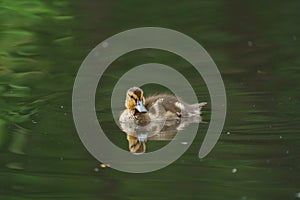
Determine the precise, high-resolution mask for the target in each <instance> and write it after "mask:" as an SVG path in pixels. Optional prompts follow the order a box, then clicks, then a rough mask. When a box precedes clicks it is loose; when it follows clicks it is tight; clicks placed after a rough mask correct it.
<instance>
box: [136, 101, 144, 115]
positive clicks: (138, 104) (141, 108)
mask: <svg viewBox="0 0 300 200" xmlns="http://www.w3.org/2000/svg"><path fill="white" fill-rule="evenodd" d="M135 109H137V111H139V112H141V113H145V112H147V109H146V108H145V106H144V104H143V102H142V101H137V102H136V106H135Z"/></svg>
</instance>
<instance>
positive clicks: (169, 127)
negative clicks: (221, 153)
mask: <svg viewBox="0 0 300 200" xmlns="http://www.w3.org/2000/svg"><path fill="white" fill-rule="evenodd" d="M201 122H202V118H201V117H200V116H199V117H191V118H181V119H180V120H166V121H148V122H147V123H143V124H138V123H134V122H133V123H129V122H126V123H120V125H121V128H122V130H123V131H124V132H125V133H126V134H127V137H126V138H127V141H128V145H129V151H130V152H131V153H134V154H142V153H145V152H146V143H147V142H148V141H171V140H173V138H174V137H175V135H176V134H177V133H178V132H179V131H183V130H184V129H185V128H186V127H187V126H188V125H189V124H191V123H201Z"/></svg>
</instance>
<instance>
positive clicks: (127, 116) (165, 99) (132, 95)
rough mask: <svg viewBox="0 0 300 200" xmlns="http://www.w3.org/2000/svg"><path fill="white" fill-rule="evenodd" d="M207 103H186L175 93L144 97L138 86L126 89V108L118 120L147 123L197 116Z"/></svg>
mask: <svg viewBox="0 0 300 200" xmlns="http://www.w3.org/2000/svg"><path fill="white" fill-rule="evenodd" d="M206 104H207V103H206V102H202V103H196V104H187V103H185V102H183V101H182V100H180V99H179V98H177V97H176V96H175V95H169V94H160V95H154V96H150V97H148V98H146V99H145V97H144V92H143V90H142V89H141V88H139V87H132V88H130V89H128V90H127V93H126V100H125V107H126V110H124V111H123V112H122V114H121V115H120V118H119V121H120V122H128V121H132V120H134V121H136V122H138V123H140V124H147V123H149V122H150V121H152V120H161V119H164V120H176V119H180V118H182V117H192V116H199V115H200V114H201V112H200V110H201V109H202V107H203V106H205V105H206Z"/></svg>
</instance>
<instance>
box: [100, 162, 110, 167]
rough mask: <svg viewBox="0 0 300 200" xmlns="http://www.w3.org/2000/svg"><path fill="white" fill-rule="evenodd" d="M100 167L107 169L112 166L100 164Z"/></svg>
mask: <svg viewBox="0 0 300 200" xmlns="http://www.w3.org/2000/svg"><path fill="white" fill-rule="evenodd" d="M100 167H101V168H107V167H110V165H109V164H104V163H101V164H100Z"/></svg>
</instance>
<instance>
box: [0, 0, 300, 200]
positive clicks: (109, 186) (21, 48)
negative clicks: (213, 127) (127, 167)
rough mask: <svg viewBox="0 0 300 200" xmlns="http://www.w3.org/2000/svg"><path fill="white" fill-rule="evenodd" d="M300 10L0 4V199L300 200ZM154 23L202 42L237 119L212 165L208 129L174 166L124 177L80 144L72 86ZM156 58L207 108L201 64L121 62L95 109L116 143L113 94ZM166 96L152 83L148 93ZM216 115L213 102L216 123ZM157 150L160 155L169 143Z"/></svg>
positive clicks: (253, 5) (139, 55)
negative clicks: (108, 48) (123, 35)
mask: <svg viewBox="0 0 300 200" xmlns="http://www.w3.org/2000/svg"><path fill="white" fill-rule="evenodd" d="M299 6H300V2H299V1H293V0H292V1H288V2H283V1H279V0H274V1H269V2H267V1H264V2H260V1H257V2H253V1H236V0H232V1H216V0H214V1H182V2H175V1H151V2H150V1H148V2H146V1H145V2H142V1H137V0H133V1H97V0H90V1H83V0H77V1H66V0H62V1H58V0H53V1H42V0H36V1H30V0H23V1H9V0H3V1H0V158H1V159H0V199H4V200H10V199H13V200H15V199H55V198H57V199H243V200H246V199H295V198H297V195H299V198H300V182H299V181H300V171H299V170H300V145H299V144H300V133H299V128H300V125H299V119H300V115H299V110H300V106H299V105H300V95H299V94H300V66H299V65H300V57H299V53H300V46H299V41H300V26H299V22H300V21H299V19H300V12H299ZM145 26H157V27H166V28H170V29H174V30H177V31H180V32H182V33H184V34H187V35H189V36H190V37H192V38H194V39H195V40H196V41H198V42H199V43H200V44H201V45H203V47H204V48H205V49H206V50H207V51H208V52H209V54H210V55H211V57H212V58H213V59H214V61H215V62H216V64H217V66H218V68H219V70H220V72H221V74H222V77H223V80H224V83H225V87H226V93H227V100H228V113H227V118H226V122H225V127H224V130H223V132H222V135H221V137H220V139H219V141H218V143H217V144H216V146H215V147H214V149H213V151H212V152H211V153H210V154H209V155H208V156H207V157H205V158H204V159H201V160H200V159H199V158H198V156H197V154H198V151H199V147H200V146H201V144H202V141H203V138H204V135H205V131H206V130H207V128H208V124H201V125H200V126H199V130H198V134H197V137H196V139H195V140H194V142H193V144H192V145H191V147H190V148H189V149H188V151H187V152H186V153H185V154H184V155H183V156H182V157H181V158H180V159H178V160H177V161H176V162H174V163H173V164H171V165H170V166H168V167H166V168H164V169H161V170H159V171H155V172H151V173H147V174H127V173H122V172H118V171H116V170H114V169H111V168H109V167H104V168H103V167H101V166H100V163H99V161H97V160H96V159H94V158H93V156H92V155H90V154H89V153H88V152H87V150H86V149H85V147H84V146H83V144H82V143H81V141H80V139H79V137H78V135H77V133H76V130H75V126H74V122H73V119H72V113H71V101H72V99H71V95H72V86H73V82H74V79H75V76H76V73H77V70H78V68H79V66H80V64H81V62H82V61H83V59H84V58H85V57H86V55H87V54H88V53H89V52H90V51H91V49H93V48H94V47H95V46H96V45H97V44H98V43H100V42H101V41H103V40H105V39H106V38H108V37H110V36H111V35H114V34H116V33H119V32H121V31H124V30H127V29H131V28H136V27H145ZM148 62H159V63H163V64H166V65H170V66H174V68H176V69H177V70H178V71H180V72H181V73H182V74H184V75H185V76H186V77H188V78H189V80H190V82H191V84H192V85H193V87H194V88H195V90H196V92H197V97H198V98H199V100H203V101H208V102H209V100H210V99H209V94H208V92H207V89H206V86H205V85H204V84H197V83H199V77H198V76H196V75H195V71H194V70H193V69H192V67H191V66H190V65H189V64H188V63H187V62H186V61H185V60H183V59H180V58H178V57H177V56H175V55H173V54H170V53H168V52H162V51H158V50H141V51H136V52H131V53H128V54H126V55H124V56H122V57H120V58H119V59H118V60H116V61H115V62H114V63H113V64H112V65H111V66H110V68H109V69H108V70H107V71H106V73H105V76H103V77H102V79H101V86H100V87H99V89H98V91H97V97H96V100H97V101H96V110H97V114H98V116H102V117H100V118H101V119H100V124H102V125H103V127H104V129H105V130H109V131H108V132H109V135H108V137H109V138H110V139H111V140H112V141H113V142H114V143H116V144H117V145H119V146H120V147H121V148H124V149H126V148H127V146H128V143H127V140H126V135H125V134H124V133H123V132H122V131H121V130H120V129H119V128H118V127H117V126H116V125H115V123H114V122H113V121H112V118H111V113H110V112H111V110H110V94H111V92H112V89H113V86H114V84H115V83H116V81H117V80H118V78H119V77H120V76H121V75H122V74H123V73H125V72H126V71H127V70H128V69H130V68H132V67H134V66H136V65H139V64H143V63H148ZM178 87H180V85H179V86H178ZM163 89H164V88H163V87H158V86H155V85H154V86H148V88H147V87H146V91H147V93H148V94H150V93H154V92H159V91H163ZM210 112H211V110H210V106H209V105H208V106H207V107H206V108H205V109H204V113H203V118H204V120H206V121H207V122H209V119H210ZM148 143H149V145H148V146H149V149H150V150H151V149H157V148H159V147H161V146H163V145H165V143H166V142H163V141H151V142H150V141H149V142H148ZM235 170H236V171H235ZM233 172H235V173H233ZM298 193H299V194H298Z"/></svg>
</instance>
